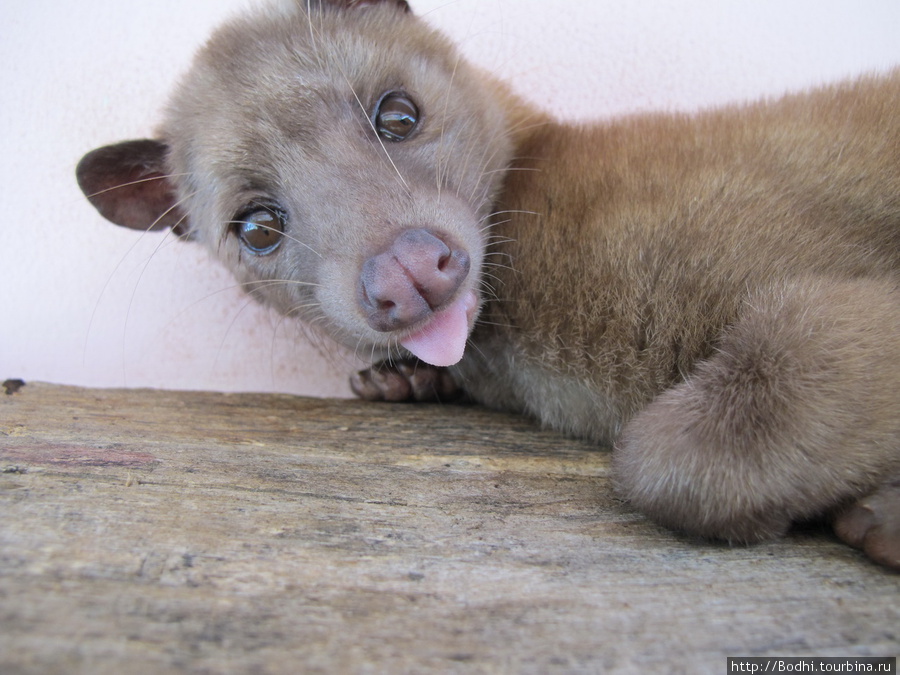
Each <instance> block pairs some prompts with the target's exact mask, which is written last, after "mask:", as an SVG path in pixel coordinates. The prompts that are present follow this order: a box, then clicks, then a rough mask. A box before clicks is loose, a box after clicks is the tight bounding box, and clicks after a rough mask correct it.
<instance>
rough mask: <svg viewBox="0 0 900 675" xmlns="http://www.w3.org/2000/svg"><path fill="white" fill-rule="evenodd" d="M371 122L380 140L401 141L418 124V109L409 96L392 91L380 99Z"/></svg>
mask: <svg viewBox="0 0 900 675" xmlns="http://www.w3.org/2000/svg"><path fill="white" fill-rule="evenodd" d="M372 121H373V123H374V124H375V130H376V131H377V132H378V135H379V136H381V137H382V138H384V139H386V140H389V141H403V140H406V138H407V137H408V136H409V135H410V134H411V133H412V132H413V130H414V129H415V128H416V125H417V124H418V123H419V109H418V108H417V107H416V104H415V103H413V102H412V100H411V99H410V98H409V96H407V95H406V94H404V93H402V92H398V91H392V92H389V93H387V94H385V95H384V96H382V97H381V101H379V102H378V105H377V106H376V108H375V115H374V116H373V119H372Z"/></svg>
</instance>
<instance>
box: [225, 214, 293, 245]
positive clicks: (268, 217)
mask: <svg viewBox="0 0 900 675" xmlns="http://www.w3.org/2000/svg"><path fill="white" fill-rule="evenodd" d="M286 222H287V216H286V215H285V213H284V212H283V211H281V210H280V209H276V208H273V207H270V206H259V205H254V206H253V207H251V208H250V209H247V210H246V211H243V212H242V213H241V214H240V215H238V217H237V218H236V219H235V223H234V231H235V233H236V234H237V236H238V239H240V240H241V244H242V245H243V246H244V248H245V249H246V250H248V251H250V252H251V253H254V254H256V255H267V254H269V253H271V252H272V251H274V250H275V249H276V248H278V245H279V244H280V243H281V240H282V239H283V238H284V226H285V224H286Z"/></svg>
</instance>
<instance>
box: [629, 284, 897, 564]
mask: <svg viewBox="0 0 900 675" xmlns="http://www.w3.org/2000/svg"><path fill="white" fill-rule="evenodd" d="M716 347H717V349H716V352H715V354H714V355H713V356H712V357H711V358H709V359H708V360H706V361H703V362H701V363H699V364H698V365H697V367H696V369H695V371H694V372H693V373H691V374H690V375H689V376H688V377H687V379H686V381H685V382H683V383H681V384H678V385H676V386H674V387H672V388H671V389H669V390H667V391H665V392H663V393H662V394H661V395H659V396H658V397H657V398H656V399H655V400H654V401H653V402H651V404H650V405H649V406H648V407H647V408H646V409H645V410H644V411H642V412H641V413H639V414H638V415H637V416H635V417H634V418H633V419H632V420H631V421H630V422H629V424H628V425H627V426H626V429H625V431H624V432H623V435H622V437H621V438H620V441H619V443H618V446H617V451H616V453H615V455H614V463H615V469H616V472H617V479H618V484H619V486H620V490H621V493H622V494H623V495H624V496H625V497H626V498H628V499H629V500H631V502H632V503H633V504H635V505H636V506H637V507H638V508H640V509H642V510H643V511H645V512H646V513H647V514H648V515H650V516H651V517H653V518H654V519H656V520H658V521H660V522H662V523H664V524H666V525H668V526H670V527H673V528H675V529H678V530H682V531H687V532H690V533H694V534H699V535H702V536H708V537H714V538H721V539H725V540H728V541H733V542H752V541H757V540H761V539H766V538H770V537H776V536H779V535H781V534H782V533H784V532H785V531H786V530H787V528H788V527H789V526H790V525H791V523H793V522H797V521H800V520H806V519H809V518H813V517H818V516H822V515H825V514H827V513H829V512H833V511H834V510H835V509H839V508H842V507H846V506H847V505H848V504H850V503H852V502H854V501H855V500H858V499H860V498H861V497H863V496H865V495H868V494H871V493H872V492H873V491H875V490H876V489H877V487H878V486H879V485H880V484H881V483H882V482H884V481H885V480H886V479H887V478H888V477H889V476H891V475H897V472H898V468H900V292H898V290H897V288H896V286H895V285H894V284H893V283H890V282H882V281H876V280H856V281H844V282H835V281H824V280H807V281H804V282H794V283H789V284H784V285H781V286H778V287H777V288H775V287H773V288H769V289H767V290H766V291H765V292H759V293H756V294H753V295H752V296H751V297H749V298H748V300H747V302H746V306H745V308H744V310H743V312H742V314H741V317H740V318H739V320H738V321H737V322H736V323H735V325H733V326H731V327H730V328H729V329H727V330H726V331H725V333H724V334H723V335H722V337H721V340H720V341H719V342H718V343H717V345H716ZM879 494H880V493H879ZM878 504H879V506H878V507H877V511H878V512H879V513H882V516H881V518H882V522H892V523H896V522H897V518H898V517H900V516H898V513H897V507H898V504H900V498H897V496H896V494H895V493H894V494H893V497H891V498H887V497H883V498H879V501H878ZM889 511H890V512H892V513H893V515H892V516H891V517H890V518H887V517H886V516H884V514H887V513H888V512H889ZM851 517H852V516H850V515H848V516H846V518H845V520H844V521H843V522H845V523H847V524H848V525H847V531H850V530H853V531H859V530H860V529H861V527H862V526H859V527H850V525H849V523H850V522H851V521H850V520H849V519H850V518H851ZM891 527H893V526H891ZM867 529H871V528H867ZM888 530H890V528H888V529H884V528H882V530H880V532H882V534H879V535H877V536H878V537H879V538H881V539H884V538H885V537H886V538H888V539H894V541H893V543H892V544H891V546H894V547H896V546H897V541H896V537H897V529H896V528H895V527H894V529H893V530H890V531H888ZM892 533H893V534H892ZM848 538H851V539H852V538H853V537H852V536H850V535H848ZM879 546H887V544H886V543H884V542H883V543H882V544H879ZM882 562H883V561H882Z"/></svg>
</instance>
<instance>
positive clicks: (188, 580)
mask: <svg viewBox="0 0 900 675" xmlns="http://www.w3.org/2000/svg"><path fill="white" fill-rule="evenodd" d="M0 468H2V469H3V471H4V473H3V474H2V476H0V499H2V503H3V506H2V509H3V511H2V520H0V565H2V568H0V672H2V673H5V674H15V673H42V674H45V673H67V674H68V673H91V674H105V673H109V674H112V673H115V674H117V675H119V674H121V673H126V674H128V675H136V674H139V673H181V672H183V673H231V672H234V673H261V674H262V673H422V672H474V673H482V672H484V673H506V672H526V673H528V672H533V673H550V672H642V673H649V672H692V673H693V672H698V673H703V672H708V673H725V672H726V667H725V657H726V656H728V655H772V654H776V653H777V654H793V655H821V656H825V655H880V656H885V655H896V654H897V652H898V651H900V576H898V575H896V574H891V573H889V572H886V571H884V570H882V569H880V568H878V567H875V566H874V565H871V564H870V563H869V562H867V561H866V560H865V559H864V558H863V557H862V556H860V555H859V554H857V553H856V552H854V551H852V550H850V549H848V548H846V547H844V546H842V545H840V544H838V543H837V542H836V541H835V540H834V539H833V538H831V536H830V535H828V534H827V533H825V532H819V531H805V532H801V533H796V534H794V535H792V536H791V537H789V538H787V539H785V540H783V541H779V542H775V543H771V544H766V545H762V546H755V547H751V548H728V547H725V546H716V545H710V544H704V543H699V542H694V541H688V540H685V539H683V538H679V537H677V536H674V535H672V534H670V533H668V532H666V531H664V530H661V529H659V528H657V527H655V526H654V525H652V524H650V523H648V522H646V521H645V520H644V519H643V518H642V517H640V516H639V515H636V514H635V513H633V512H632V511H630V510H629V508H628V507H627V505H623V504H621V503H619V502H617V501H616V500H615V499H614V498H613V497H612V495H611V494H610V489H609V487H610V486H609V479H608V474H607V469H608V455H607V454H606V453H604V452H602V451H597V450H596V449H593V448H591V447H590V446H588V445H587V444H584V443H581V442H578V441H573V440H569V439H565V438H561V437H559V436H557V435H555V434H553V433H549V432H545V431H541V430H539V429H537V428H535V427H534V426H533V425H532V424H531V423H529V422H527V421H524V420H520V419H518V418H513V417H509V416H505V415H499V414H494V413H489V412H485V411H482V410H479V409H477V408H465V407H454V406H444V407H439V406H388V405H376V404H365V403H359V402H352V401H325V400H308V399H299V398H293V397H289V396H272V395H223V394H208V393H182V392H161V391H108V390H86V389H76V388H67V387H58V386H51V385H44V384H29V385H27V386H26V387H24V388H23V389H21V390H20V391H19V392H18V393H15V394H12V395H2V394H0Z"/></svg>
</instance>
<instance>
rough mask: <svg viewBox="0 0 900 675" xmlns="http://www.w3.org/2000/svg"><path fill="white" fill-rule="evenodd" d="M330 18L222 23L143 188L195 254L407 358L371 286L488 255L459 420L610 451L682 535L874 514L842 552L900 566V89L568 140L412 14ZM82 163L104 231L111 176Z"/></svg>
mask: <svg viewBox="0 0 900 675" xmlns="http://www.w3.org/2000/svg"><path fill="white" fill-rule="evenodd" d="M298 4H299V5H302V6H305V3H304V2H300V3H298ZM321 4H322V5H323V6H322V7H321V8H318V9H315V11H313V13H312V15H311V16H309V17H307V15H306V13H305V11H303V10H302V9H299V8H296V9H294V10H293V11H290V10H288V11H287V12H286V14H278V15H277V16H276V15H275V14H272V13H270V14H261V15H255V16H251V17H248V18H246V19H240V20H238V21H236V22H233V23H232V24H229V25H228V26H226V27H225V28H223V29H222V30H221V31H219V32H218V33H217V34H216V35H215V36H214V37H213V39H212V40H211V42H210V44H209V45H208V46H207V47H206V49H205V50H204V51H203V52H202V53H201V55H200V56H199V57H198V61H197V63H196V64H195V67H194V68H193V70H192V71H191V74H190V75H189V76H188V78H187V80H186V81H185V82H184V83H183V84H182V86H181V88H180V89H179V90H178V91H177V92H176V95H175V97H174V99H173V102H172V104H171V107H170V110H169V114H168V116H167V121H166V122H165V124H164V125H163V128H162V131H161V139H162V142H161V143H160V145H159V146H158V147H163V148H165V149H166V159H165V166H164V167H160V166H158V164H159V162H158V160H157V161H156V162H152V161H150V160H149V159H148V160H147V162H148V163H149V164H153V165H154V166H150V167H149V168H148V169H147V172H146V175H147V176H148V177H149V176H156V175H158V174H159V173H160V172H162V171H165V172H168V173H169V174H170V175H171V176H172V177H171V178H170V180H169V181H167V182H166V186H167V187H166V190H168V189H169V188H168V186H170V185H172V186H174V187H175V189H176V190H177V194H178V195H179V197H180V200H181V201H180V202H179V203H178V204H177V205H176V204H174V203H171V204H170V205H171V207H172V208H173V209H175V210H176V211H177V213H178V214H179V215H180V216H184V217H186V218H187V220H188V223H187V225H186V226H185V229H186V230H187V231H189V232H190V233H191V236H192V237H193V238H194V239H197V240H198V241H200V242H201V243H203V244H205V245H206V246H208V247H209V248H210V249H212V250H213V251H215V252H217V253H218V255H219V256H220V258H221V259H222V260H223V261H224V262H225V264H226V265H228V266H229V267H230V268H231V269H232V270H233V271H234V272H235V274H236V275H237V277H238V278H239V279H241V280H242V281H243V282H245V283H247V284H248V288H250V289H251V290H258V291H259V295H261V296H263V297H264V298H265V299H266V301H268V302H270V303H272V304H274V305H275V306H276V307H278V308H279V309H281V311H283V312H286V313H299V314H301V315H302V316H304V317H305V318H306V319H307V320H308V321H309V322H311V323H313V324H316V325H318V326H319V327H320V328H321V329H322V330H324V331H325V332H327V333H329V334H330V335H331V336H332V337H334V338H335V339H337V340H338V341H341V342H343V343H344V344H347V345H349V346H350V347H351V348H354V349H357V350H358V351H359V352H360V353H371V354H372V356H373V357H375V358H376V359H377V358H389V359H396V358H397V357H398V356H399V357H402V356H403V355H404V352H403V351H402V350H399V349H398V346H397V340H398V337H399V336H398V334H396V333H391V332H387V333H380V332H378V331H376V330H373V329H372V328H371V326H369V325H367V324H366V323H365V320H364V318H363V317H362V316H361V314H360V311H359V308H358V300H357V295H358V291H357V285H358V279H359V270H360V266H361V265H362V264H363V262H364V261H365V260H367V258H368V257H369V256H372V255H374V254H375V253H376V252H378V251H382V250H384V247H385V246H386V245H387V244H388V243H389V242H390V241H392V240H393V238H394V237H396V236H397V232H398V231H400V230H402V229H403V228H404V227H421V226H423V224H424V226H427V227H429V228H431V229H433V230H435V231H439V232H441V233H442V236H444V235H446V236H447V237H448V238H450V239H452V240H454V241H459V242H462V245H463V246H464V247H465V249H466V250H467V251H468V252H469V254H470V255H471V257H472V263H473V264H472V271H471V274H470V275H469V277H468V278H467V279H466V281H465V285H464V287H463V289H462V290H461V292H468V291H471V290H474V291H477V292H478V293H479V299H480V302H481V307H480V315H479V318H478V321H477V322H476V324H475V326H474V331H473V332H472V334H471V336H470V341H469V342H470V344H469V347H468V349H467V353H466V357H465V358H464V359H463V361H462V362H461V363H460V364H459V365H457V366H454V367H453V368H451V373H452V374H453V375H454V376H455V378H456V380H457V381H458V382H459V384H460V385H461V386H462V387H463V389H464V390H465V391H466V392H467V393H468V394H469V395H470V396H472V397H474V398H476V399H477V400H480V401H482V402H484V403H486V404H487V405H491V406H494V407H499V408H505V409H511V410H516V411H519V412H523V413H527V414H530V415H533V416H535V417H537V418H538V419H540V420H541V421H543V422H544V423H545V424H547V425H550V426H552V427H555V428H558V429H560V430H563V431H566V432H569V433H574V434H578V435H582V436H587V437H591V438H594V439H596V440H598V441H599V442H602V443H615V445H616V451H615V457H614V464H615V469H616V475H617V480H618V484H619V486H620V490H621V493H622V494H623V495H624V496H625V497H627V498H628V499H629V500H630V501H631V502H632V503H634V504H635V505H636V506H637V507H638V508H640V509H642V510H644V511H645V512H647V513H648V514H649V515H651V516H652V517H654V518H656V519H657V520H659V521H660V522H663V523H665V524H667V525H669V526H671V527H674V528H677V529H679V530H684V531H687V532H692V533H696V534H700V535H704V536H710V537H718V538H724V539H727V540H730V541H740V542H749V541H755V540H758V539H761V538H766V537H772V536H777V535H779V534H781V533H783V532H784V531H785V530H786V529H787V528H788V527H789V526H790V524H791V523H793V522H797V521H799V520H804V519H808V518H812V517H818V516H822V515H827V514H836V513H839V512H840V511H841V510H842V509H844V508H846V507H849V506H850V505H852V504H853V503H854V502H855V501H857V500H859V499H862V498H865V497H867V495H870V494H871V495H875V496H874V497H873V498H871V499H869V501H868V502H865V504H866V506H864V507H857V508H865V509H868V511H866V512H865V513H866V514H868V513H870V512H871V513H874V514H875V517H874V520H873V519H872V518H868V519H867V518H863V517H858V516H859V512H858V511H852V510H851V511H848V512H847V513H848V514H849V515H847V516H844V517H843V518H842V520H840V521H839V525H840V526H839V531H840V533H841V535H842V536H843V537H844V538H845V539H847V540H848V541H850V542H851V543H853V544H854V545H859V546H863V547H865V548H866V549H867V550H869V552H870V554H871V555H873V556H874V557H875V558H876V559H878V560H879V561H880V562H883V563H885V564H888V565H893V566H897V567H900V534H897V532H898V529H900V528H898V525H897V523H898V521H900V496H897V494H898V491H897V490H896V489H895V488H890V490H889V491H887V492H881V493H879V489H880V487H881V486H882V485H889V484H890V481H891V480H894V479H895V477H896V476H897V475H900V394H898V391H900V386H898V385H900V330H898V329H900V288H898V283H900V270H898V251H900V115H898V114H897V110H898V109H900V71H895V72H893V73H891V74H889V75H886V76H882V77H867V78H862V79H860V80H858V81H856V82H851V83H845V84H840V85H835V86H832V87H826V88H822V89H819V90H817V91H814V92H811V93H805V94H800V95H794V96H788V97H785V98H784V99H782V100H779V101H774V102H763V103H759V104H755V105H750V106H744V107H734V108H728V109H724V110H718V111H712V112H707V113H703V114H698V115H692V116H688V115H644V116H637V117H631V118H625V119H622V120H617V121H613V122H609V123H605V124H597V125H591V126H578V125H564V124H560V123H557V122H554V121H552V120H550V119H548V118H547V117H545V116H543V115H541V114H540V113H538V112H537V111H534V110H531V109H529V108H528V107H527V106H525V105H524V104H523V103H522V102H521V101H519V100H517V99H516V98H515V97H514V96H513V95H511V94H510V93H509V92H508V91H507V90H506V88H505V87H504V86H503V85H501V84H499V83H497V82H495V81H494V80H493V79H492V78H490V77H489V76H487V75H484V74H482V73H479V72H477V71H475V70H474V69H472V68H471V67H469V66H468V65H466V64H465V63H464V62H463V61H461V60H460V58H459V56H458V55H457V54H456V52H455V51H454V50H453V48H452V47H451V46H450V45H449V44H447V43H446V41H445V40H444V39H443V38H442V37H440V36H439V35H436V34H435V33H434V32H433V31H431V30H430V29H428V28H427V27H426V26H424V24H422V22H421V21H419V20H417V19H416V18H415V17H413V16H412V15H409V14H407V13H406V12H405V8H404V6H403V5H404V4H405V3H391V2H381V3H379V2H370V3H361V5H364V6H359V7H353V6H352V5H354V4H356V3H334V4H331V3H327V2H325V3H321ZM339 5H340V6H339ZM343 5H350V6H343ZM396 88H402V89H403V90H404V91H406V92H408V93H409V94H410V95H412V96H413V97H414V98H415V99H416V100H417V101H418V102H419V104H420V105H421V108H422V118H423V120H422V122H421V123H420V127H419V129H418V130H417V132H416V136H415V137H413V138H411V139H410V140H408V141H404V142H403V143H396V144H389V145H386V144H385V143H383V142H380V141H379V142H378V143H376V142H374V140H376V139H373V134H372V129H371V128H370V127H369V125H368V119H367V117H366V115H365V114H364V113H365V111H366V110H369V109H370V108H371V105H372V102H373V101H375V100H377V99H378V97H379V96H380V95H381V93H382V92H384V91H388V90H391V89H396ZM361 113H362V114H361ZM151 154H152V153H151ZM90 157H91V156H90V155H89V156H88V158H86V159H85V161H84V162H83V164H82V167H80V169H79V177H80V180H81V181H82V185H83V187H84V188H85V191H86V192H87V193H88V194H89V195H90V196H91V197H92V200H93V201H94V202H95V203H98V202H100V204H98V206H102V204H103V202H105V201H106V198H105V197H98V196H97V193H100V191H101V190H108V191H109V192H106V193H102V194H113V195H114V194H115V190H110V188H114V187H115V185H114V184H113V183H112V182H111V180H110V179H109V178H108V176H109V175H111V174H114V173H115V172H114V171H112V172H111V171H110V170H109V166H108V162H107V161H106V160H100V159H96V157H98V156H95V159H93V160H91V159H89V158H90ZM388 158H389V159H390V161H387V159H388ZM154 172H156V173H154ZM122 175H123V176H128V177H129V179H130V180H133V179H134V170H133V165H132V166H131V168H130V169H129V171H124V170H123V171H122ZM120 182H124V181H120ZM121 194H125V190H123V191H122V193H121ZM261 198H271V199H275V198H277V199H278V201H279V203H280V204H281V205H282V206H283V208H284V209H285V211H289V212H290V213H291V214H292V217H291V220H290V228H289V231H288V238H287V239H286V241H285V245H284V246H282V247H281V248H280V249H279V250H278V252H277V254H273V255H271V256H250V255H247V253H246V252H245V251H243V250H242V249H241V247H240V245H239V244H238V242H237V241H236V239H235V237H234V236H232V228H231V225H230V223H232V222H233V219H234V214H235V213H236V212H237V211H239V209H240V208H241V206H242V205H243V204H246V203H247V202H248V201H250V200H257V199H261ZM111 199H114V197H111ZM149 201H150V200H147V199H144V200H143V202H142V203H146V202H149ZM108 210H109V209H108ZM156 210H157V211H158V209H156ZM492 213H493V214H494V215H493V216H492V215H491V214H492ZM489 218H490V223H491V225H490V228H487V227H486V223H487V222H488V219H489ZM144 220H146V218H145V219H144ZM167 222H168V221H167ZM122 224H126V225H129V226H143V227H147V226H149V225H150V223H149V222H144V221H142V220H141V219H139V218H138V219H134V220H132V221H129V222H125V223H122ZM169 224H171V223H170V222H169ZM268 280H271V281H274V282H279V281H287V283H273V284H265V287H264V288H263V287H262V285H261V284H260V282H266V281H268ZM412 380H415V381H413V382H412V385H409V384H404V383H408V382H410V381H412ZM432 381H435V382H439V383H440V386H441V387H442V388H444V391H446V379H445V378H444V376H443V375H440V374H436V373H433V372H432V369H429V368H426V367H422V368H420V369H418V370H414V371H411V370H410V369H409V367H408V366H406V365H402V366H401V367H400V368H397V369H390V368H389V369H388V370H387V371H381V373H380V374H379V375H378V376H377V377H373V376H371V375H368V376H363V377H362V378H361V379H359V380H358V381H357V386H358V389H359V390H360V391H361V392H363V393H364V394H365V395H367V396H369V397H372V398H379V397H387V398H402V397H405V396H407V395H410V396H413V393H411V392H414V396H415V397H416V398H421V397H422V389H423V387H422V383H423V382H425V383H426V384H427V383H430V382H432ZM886 490H887V488H886ZM879 495H880V496H879ZM873 500H874V501H873ZM872 504H876V506H872ZM854 514H855V515H854ZM892 533H893V534H892Z"/></svg>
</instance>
